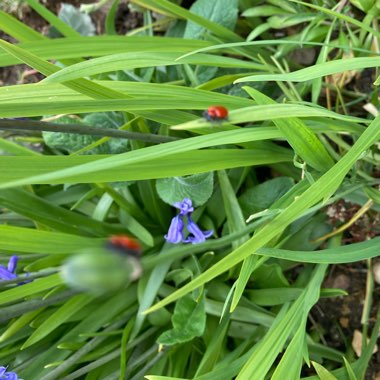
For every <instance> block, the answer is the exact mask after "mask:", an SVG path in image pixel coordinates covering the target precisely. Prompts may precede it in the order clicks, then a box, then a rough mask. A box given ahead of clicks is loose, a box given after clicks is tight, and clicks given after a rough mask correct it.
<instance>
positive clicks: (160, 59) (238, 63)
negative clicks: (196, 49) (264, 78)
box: [42, 48, 266, 83]
mask: <svg viewBox="0 0 380 380" xmlns="http://www.w3.org/2000/svg"><path fill="white" fill-rule="evenodd" d="M157 50H158V48H157ZM179 56H180V54H179V53H172V52H163V51H162V48H161V49H159V50H158V51H156V52H144V51H143V52H138V51H136V52H128V53H119V54H111V55H107V56H104V57H99V58H93V59H90V60H87V61H84V62H80V63H77V64H75V65H71V66H68V67H65V68H63V69H62V70H60V71H59V72H56V73H54V74H52V75H50V76H49V77H48V78H46V79H44V80H43V82H42V83H60V82H66V81H69V80H73V79H77V78H82V77H86V76H90V75H95V74H101V73H107V72H110V71H116V70H133V69H136V68H143V67H156V66H173V65H182V64H184V65H186V64H189V65H203V66H212V67H232V68H245V69H251V70H265V68H266V67H265V66H264V65H262V64H257V63H251V62H248V61H243V60H239V59H237V58H229V57H222V56H217V55H211V54H197V55H194V56H189V57H187V58H183V59H181V61H177V58H178V57H179Z"/></svg>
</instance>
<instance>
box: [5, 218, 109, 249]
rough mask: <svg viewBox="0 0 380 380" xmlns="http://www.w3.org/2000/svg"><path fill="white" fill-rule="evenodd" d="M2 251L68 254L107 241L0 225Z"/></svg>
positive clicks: (94, 246)
mask: <svg viewBox="0 0 380 380" xmlns="http://www.w3.org/2000/svg"><path fill="white" fill-rule="evenodd" d="M0 236H1V239H0V249H1V250H3V251H6V252H23V253H35V252H38V253H41V254H48V253H49V254H59V255H61V254H68V253H73V252H75V251H78V250H80V249H82V248H99V247H101V246H102V245H104V243H105V240H104V239H99V238H88V237H83V236H78V235H70V234H65V233H61V232H52V231H44V230H34V229H31V228H23V227H14V226H7V225H0Z"/></svg>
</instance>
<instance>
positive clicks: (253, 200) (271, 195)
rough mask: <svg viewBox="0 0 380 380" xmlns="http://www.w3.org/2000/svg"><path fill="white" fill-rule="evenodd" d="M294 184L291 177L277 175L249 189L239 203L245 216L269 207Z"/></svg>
mask: <svg viewBox="0 0 380 380" xmlns="http://www.w3.org/2000/svg"><path fill="white" fill-rule="evenodd" d="M293 185H294V180H293V179H292V178H290V177H277V178H273V179H270V180H268V181H265V182H263V183H260V184H259V185H256V186H253V187H251V188H249V189H247V190H246V191H245V192H244V193H243V194H242V195H241V196H240V197H239V203H240V205H241V208H242V210H243V213H244V217H245V218H248V216H249V215H251V214H255V213H257V212H259V211H263V210H265V209H267V208H269V207H270V206H271V205H272V204H273V203H274V202H275V201H276V200H277V199H279V198H280V197H282V196H283V195H284V194H285V193H286V192H287V191H288V190H290V189H291V188H292V186H293Z"/></svg>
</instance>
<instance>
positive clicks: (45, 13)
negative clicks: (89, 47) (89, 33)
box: [26, 0, 80, 37]
mask: <svg viewBox="0 0 380 380" xmlns="http://www.w3.org/2000/svg"><path fill="white" fill-rule="evenodd" d="M26 2H27V3H28V4H29V6H30V7H31V8H33V9H34V10H35V11H36V12H37V13H38V14H39V15H40V16H42V17H43V18H44V19H45V20H46V21H47V22H48V23H49V24H50V25H51V26H54V27H55V28H56V29H57V30H58V31H59V32H60V33H61V34H63V35H64V36H66V37H77V36H80V34H79V33H78V32H77V31H76V30H74V29H73V28H71V26H69V25H67V24H66V23H65V22H63V21H62V20H61V19H60V18H58V17H57V16H56V15H55V14H54V13H52V12H50V11H49V10H48V9H47V8H45V7H44V6H43V5H41V4H40V3H39V2H38V1H37V0H26Z"/></svg>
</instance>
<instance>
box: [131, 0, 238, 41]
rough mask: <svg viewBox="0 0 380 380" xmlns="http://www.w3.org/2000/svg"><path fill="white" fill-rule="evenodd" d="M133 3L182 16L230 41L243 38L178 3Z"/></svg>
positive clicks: (165, 0)
mask: <svg viewBox="0 0 380 380" xmlns="http://www.w3.org/2000/svg"><path fill="white" fill-rule="evenodd" d="M133 3H136V4H138V5H141V6H145V7H147V8H149V9H153V10H154V11H157V12H160V13H161V12H164V13H166V14H171V15H175V16H176V17H177V18H178V17H179V18H182V19H185V20H187V21H189V20H190V21H192V22H194V23H196V24H198V25H200V26H202V27H204V28H205V29H207V30H208V31H209V32H211V33H213V34H215V35H216V36H217V37H218V38H222V39H223V40H224V39H227V40H230V41H239V40H241V39H242V38H241V37H240V36H239V35H237V34H235V33H233V32H232V31H231V30H230V29H228V28H225V27H224V26H222V25H219V24H218V23H215V22H213V21H210V20H208V19H207V18H204V17H201V16H199V15H197V14H195V13H193V12H190V11H189V10H187V9H184V8H182V7H180V6H178V5H177V4H174V3H172V2H170V1H168V0H133Z"/></svg>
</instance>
